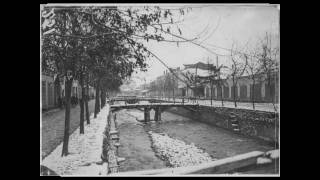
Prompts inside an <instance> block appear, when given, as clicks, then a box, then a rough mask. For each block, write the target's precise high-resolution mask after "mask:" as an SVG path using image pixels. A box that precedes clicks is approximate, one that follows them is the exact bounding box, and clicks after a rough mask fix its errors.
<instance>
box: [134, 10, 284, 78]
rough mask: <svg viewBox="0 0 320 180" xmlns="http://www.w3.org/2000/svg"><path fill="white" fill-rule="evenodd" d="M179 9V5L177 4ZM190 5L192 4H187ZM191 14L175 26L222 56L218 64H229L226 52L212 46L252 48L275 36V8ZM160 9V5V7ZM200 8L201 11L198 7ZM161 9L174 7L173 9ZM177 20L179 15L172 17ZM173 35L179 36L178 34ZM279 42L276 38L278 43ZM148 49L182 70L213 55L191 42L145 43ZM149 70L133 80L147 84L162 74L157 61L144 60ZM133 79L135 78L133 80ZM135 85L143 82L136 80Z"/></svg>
mask: <svg viewBox="0 0 320 180" xmlns="http://www.w3.org/2000/svg"><path fill="white" fill-rule="evenodd" d="M179 6H180V7H181V5H179ZM188 6H193V5H188ZM194 6H195V7H197V8H193V9H192V11H191V12H189V13H187V14H185V15H184V16H183V19H184V22H183V23H180V24H178V26H179V28H180V29H181V31H182V36H183V37H186V38H194V37H196V36H197V35H199V34H200V39H199V40H198V41H197V42H201V41H203V40H204V39H205V41H203V45H204V46H206V47H208V48H210V49H211V50H212V51H214V52H216V53H218V54H220V55H222V56H219V57H218V58H219V64H224V65H229V64H230V63H229V60H228V58H229V57H228V56H223V55H229V54H230V51H227V50H224V49H221V48H216V47H213V46H212V45H215V46H219V47H223V48H228V49H231V46H232V42H236V43H237V44H239V46H243V45H244V44H246V43H248V44H249V45H254V44H255V43H256V41H257V39H258V38H262V37H263V35H264V34H265V33H266V32H271V33H273V34H274V35H275V36H276V37H279V9H278V8H277V6H276V5H273V6H270V5H268V6H261V5H259V6H253V5H250V6H249V5H233V6H231V5H201V4H197V5H194ZM160 7H161V6H160ZM199 7H201V8H199ZM165 8H176V7H175V6H172V7H169V6H166V7H165ZM175 18H176V19H179V18H180V19H181V18H182V17H180V16H178V15H177V16H175ZM174 27H175V26H173V30H172V31H173V32H174V33H175V34H179V33H178V31H174V29H175V28H174ZM278 41H280V39H279V40H278ZM146 46H147V47H148V49H150V50H151V51H152V52H153V53H154V54H156V55H157V56H158V57H159V58H161V59H162V60H163V61H164V62H165V63H166V64H167V65H168V66H169V67H173V68H176V67H180V68H183V64H190V63H196V62H198V61H202V62H204V63H207V62H208V58H209V59H212V60H211V63H215V62H216V55H214V54H212V53H210V52H208V51H207V50H205V49H203V48H201V47H198V46H196V45H194V44H191V43H189V42H188V43H180V44H179V47H177V44H176V43H168V42H160V43H159V42H156V41H149V42H148V43H146ZM148 64H149V70H148V72H146V73H143V72H139V73H137V74H135V75H134V77H140V79H141V78H146V81H147V83H148V82H150V81H152V80H154V79H155V78H156V77H158V76H160V75H162V74H163V71H165V70H166V68H165V66H163V65H162V64H161V63H160V62H159V61H158V60H157V59H155V58H150V59H149V60H148ZM134 79H135V78H134ZM136 83H137V84H141V83H144V82H143V81H142V80H140V81H139V80H137V81H136Z"/></svg>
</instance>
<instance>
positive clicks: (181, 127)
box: [117, 109, 274, 172]
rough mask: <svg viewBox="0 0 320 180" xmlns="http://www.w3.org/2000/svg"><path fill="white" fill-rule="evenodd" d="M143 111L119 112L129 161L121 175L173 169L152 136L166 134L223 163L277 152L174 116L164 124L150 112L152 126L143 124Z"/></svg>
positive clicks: (121, 149)
mask: <svg viewBox="0 0 320 180" xmlns="http://www.w3.org/2000/svg"><path fill="white" fill-rule="evenodd" d="M143 116H144V114H143V112H142V111H140V110H133V109H131V110H121V111H118V112H117V122H118V129H119V132H120V144H121V146H120V147H119V156H120V157H124V158H126V160H125V161H124V162H122V163H121V165H120V172H125V171H137V170H147V169H159V168H166V167H169V164H168V162H166V161H164V160H163V159H161V158H160V157H158V156H157V155H156V153H155V151H154V149H153V148H152V142H151V137H150V136H149V134H148V132H150V131H152V132H154V133H165V134H167V135H168V136H169V137H171V138H174V139H177V140H181V141H183V142H185V143H186V144H191V143H193V144H194V145H195V146H196V147H198V148H199V149H202V150H204V152H206V153H208V154H209V155H210V156H211V158H213V159H222V158H226V157H230V156H234V155H238V154H242V153H247V152H251V151H256V150H257V151H268V150H272V149H274V147H272V146H271V145H270V144H268V143H266V142H264V141H261V140H257V139H253V138H249V137H245V136H243V135H240V134H236V133H234V132H231V131H228V130H225V129H221V128H219V127H215V126H212V125H208V124H205V123H202V122H199V121H197V120H196V119H190V118H187V117H183V116H180V115H177V114H173V113H170V112H163V113H162V115H161V116H162V118H161V119H162V120H161V121H159V122H155V121H152V120H153V117H154V111H151V112H150V117H151V122H148V123H144V122H143Z"/></svg>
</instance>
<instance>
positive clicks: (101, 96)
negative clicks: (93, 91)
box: [100, 89, 106, 108]
mask: <svg viewBox="0 0 320 180" xmlns="http://www.w3.org/2000/svg"><path fill="white" fill-rule="evenodd" d="M100 98H101V108H103V107H104V106H105V105H106V90H105V89H101V94H100Z"/></svg>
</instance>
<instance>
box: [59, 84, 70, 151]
mask: <svg viewBox="0 0 320 180" xmlns="http://www.w3.org/2000/svg"><path fill="white" fill-rule="evenodd" d="M72 80H73V79H70V80H66V88H65V93H66V111H65V112H66V113H65V124H64V136H63V146H62V154H61V156H67V155H68V153H69V152H68V144H69V129H70V105H71V87H72Z"/></svg>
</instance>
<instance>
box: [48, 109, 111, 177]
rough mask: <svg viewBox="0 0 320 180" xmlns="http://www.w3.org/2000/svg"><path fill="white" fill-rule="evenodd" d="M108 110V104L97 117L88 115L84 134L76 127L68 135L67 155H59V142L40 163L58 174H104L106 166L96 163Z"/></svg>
mask: <svg viewBox="0 0 320 180" xmlns="http://www.w3.org/2000/svg"><path fill="white" fill-rule="evenodd" d="M108 112H109V105H106V106H105V107H104V108H103V109H101V111H100V113H99V114H98V115H97V118H95V119H93V116H92V117H90V124H89V125H87V124H85V134H79V128H78V129H77V130H76V131H74V133H72V134H71V135H70V137H69V153H70V154H69V155H68V156H64V157H61V152H62V143H61V144H60V145H59V146H58V147H57V148H56V149H55V150H54V151H53V152H52V153H51V154H49V155H48V156H47V157H46V158H45V159H44V160H43V161H42V165H44V166H46V167H48V168H50V169H52V170H53V171H55V172H56V173H58V174H59V175H90V176H92V175H93V176H95V175H106V171H107V168H106V167H105V166H102V165H98V164H96V163H99V162H101V153H102V142H103V132H104V130H105V127H106V125H107V115H108ZM99 164H100V163H99Z"/></svg>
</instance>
